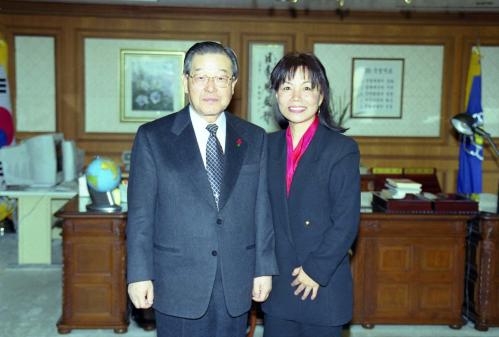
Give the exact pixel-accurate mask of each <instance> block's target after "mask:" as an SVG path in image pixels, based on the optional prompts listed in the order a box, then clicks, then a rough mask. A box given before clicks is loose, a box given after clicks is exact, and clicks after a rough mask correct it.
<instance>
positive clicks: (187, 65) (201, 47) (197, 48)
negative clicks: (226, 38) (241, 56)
mask: <svg viewBox="0 0 499 337" xmlns="http://www.w3.org/2000/svg"><path fill="white" fill-rule="evenodd" d="M204 54H222V55H226V56H227V57H228V58H229V59H230V62H231V64H232V76H233V77H234V78H238V76H239V66H238V64H237V56H236V53H234V51H233V50H232V49H231V48H229V47H224V46H223V45H221V44H220V43H218V42H213V41H204V42H198V43H195V44H194V45H193V46H192V47H191V48H189V50H188V51H187V53H186V54H185V58H184V74H185V75H190V74H191V67H192V59H193V58H194V56H196V55H204Z"/></svg>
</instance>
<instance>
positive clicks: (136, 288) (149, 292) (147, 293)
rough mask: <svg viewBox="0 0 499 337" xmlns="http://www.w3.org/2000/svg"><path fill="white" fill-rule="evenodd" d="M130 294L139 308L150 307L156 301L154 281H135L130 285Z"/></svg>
mask: <svg viewBox="0 0 499 337" xmlns="http://www.w3.org/2000/svg"><path fill="white" fill-rule="evenodd" d="M128 295H129V296H130V299H131V300H132V303H133V305H134V306H135V307H136V308H137V309H148V308H150V307H151V306H152V303H153V301H154V289H153V285H152V281H140V282H133V283H130V284H129V285H128Z"/></svg>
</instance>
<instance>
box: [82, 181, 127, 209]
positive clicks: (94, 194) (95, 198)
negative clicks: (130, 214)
mask: <svg viewBox="0 0 499 337" xmlns="http://www.w3.org/2000/svg"><path fill="white" fill-rule="evenodd" d="M88 193H89V194H90V199H92V203H91V204H89V205H87V210H88V211H94V212H105V213H114V212H119V211H121V206H118V205H116V204H115V203H114V198H113V194H112V193H111V191H108V192H98V191H96V190H94V189H93V188H92V187H90V186H88Z"/></svg>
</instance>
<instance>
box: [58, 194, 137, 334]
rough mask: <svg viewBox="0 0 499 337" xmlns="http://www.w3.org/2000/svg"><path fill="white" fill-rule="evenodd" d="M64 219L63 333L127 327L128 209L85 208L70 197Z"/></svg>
mask: <svg viewBox="0 0 499 337" xmlns="http://www.w3.org/2000/svg"><path fill="white" fill-rule="evenodd" d="M56 216H58V217H60V218H62V219H63V264H64V267H63V293H62V297H63V306H62V316H61V318H60V320H59V322H58V323H57V330H58V332H59V333H69V332H70V331H71V329H73V328H78V329H87V328H110V329H114V331H115V332H118V333H122V332H126V331H127V328H128V313H127V294H126V281H125V271H126V269H125V268H126V246H125V225H126V213H112V214H108V213H96V212H86V211H84V210H83V211H80V210H79V208H78V199H73V200H71V201H70V202H69V203H68V205H66V207H64V208H63V209H62V210H61V211H59V212H58V213H57V214H56Z"/></svg>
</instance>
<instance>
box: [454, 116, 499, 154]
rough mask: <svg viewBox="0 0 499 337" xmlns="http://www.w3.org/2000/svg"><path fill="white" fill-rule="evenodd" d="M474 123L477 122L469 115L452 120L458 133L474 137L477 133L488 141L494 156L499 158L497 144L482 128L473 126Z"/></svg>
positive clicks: (455, 117)
mask: <svg viewBox="0 0 499 337" xmlns="http://www.w3.org/2000/svg"><path fill="white" fill-rule="evenodd" d="M474 122H475V120H474V119H473V117H471V115H469V114H467V113H459V114H457V115H455V116H454V117H452V119H451V123H452V126H453V127H454V129H456V131H457V132H458V133H460V134H462V135H465V136H472V135H473V134H475V133H477V134H479V135H480V136H482V137H483V138H485V139H487V141H488V142H489V144H490V146H491V147H492V149H493V152H494V154H495V155H496V156H497V157H499V151H498V150H497V147H496V144H494V141H493V140H492V137H491V136H490V134H489V133H488V132H487V131H485V130H484V129H482V128H481V127H479V126H475V125H473V124H474Z"/></svg>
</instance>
